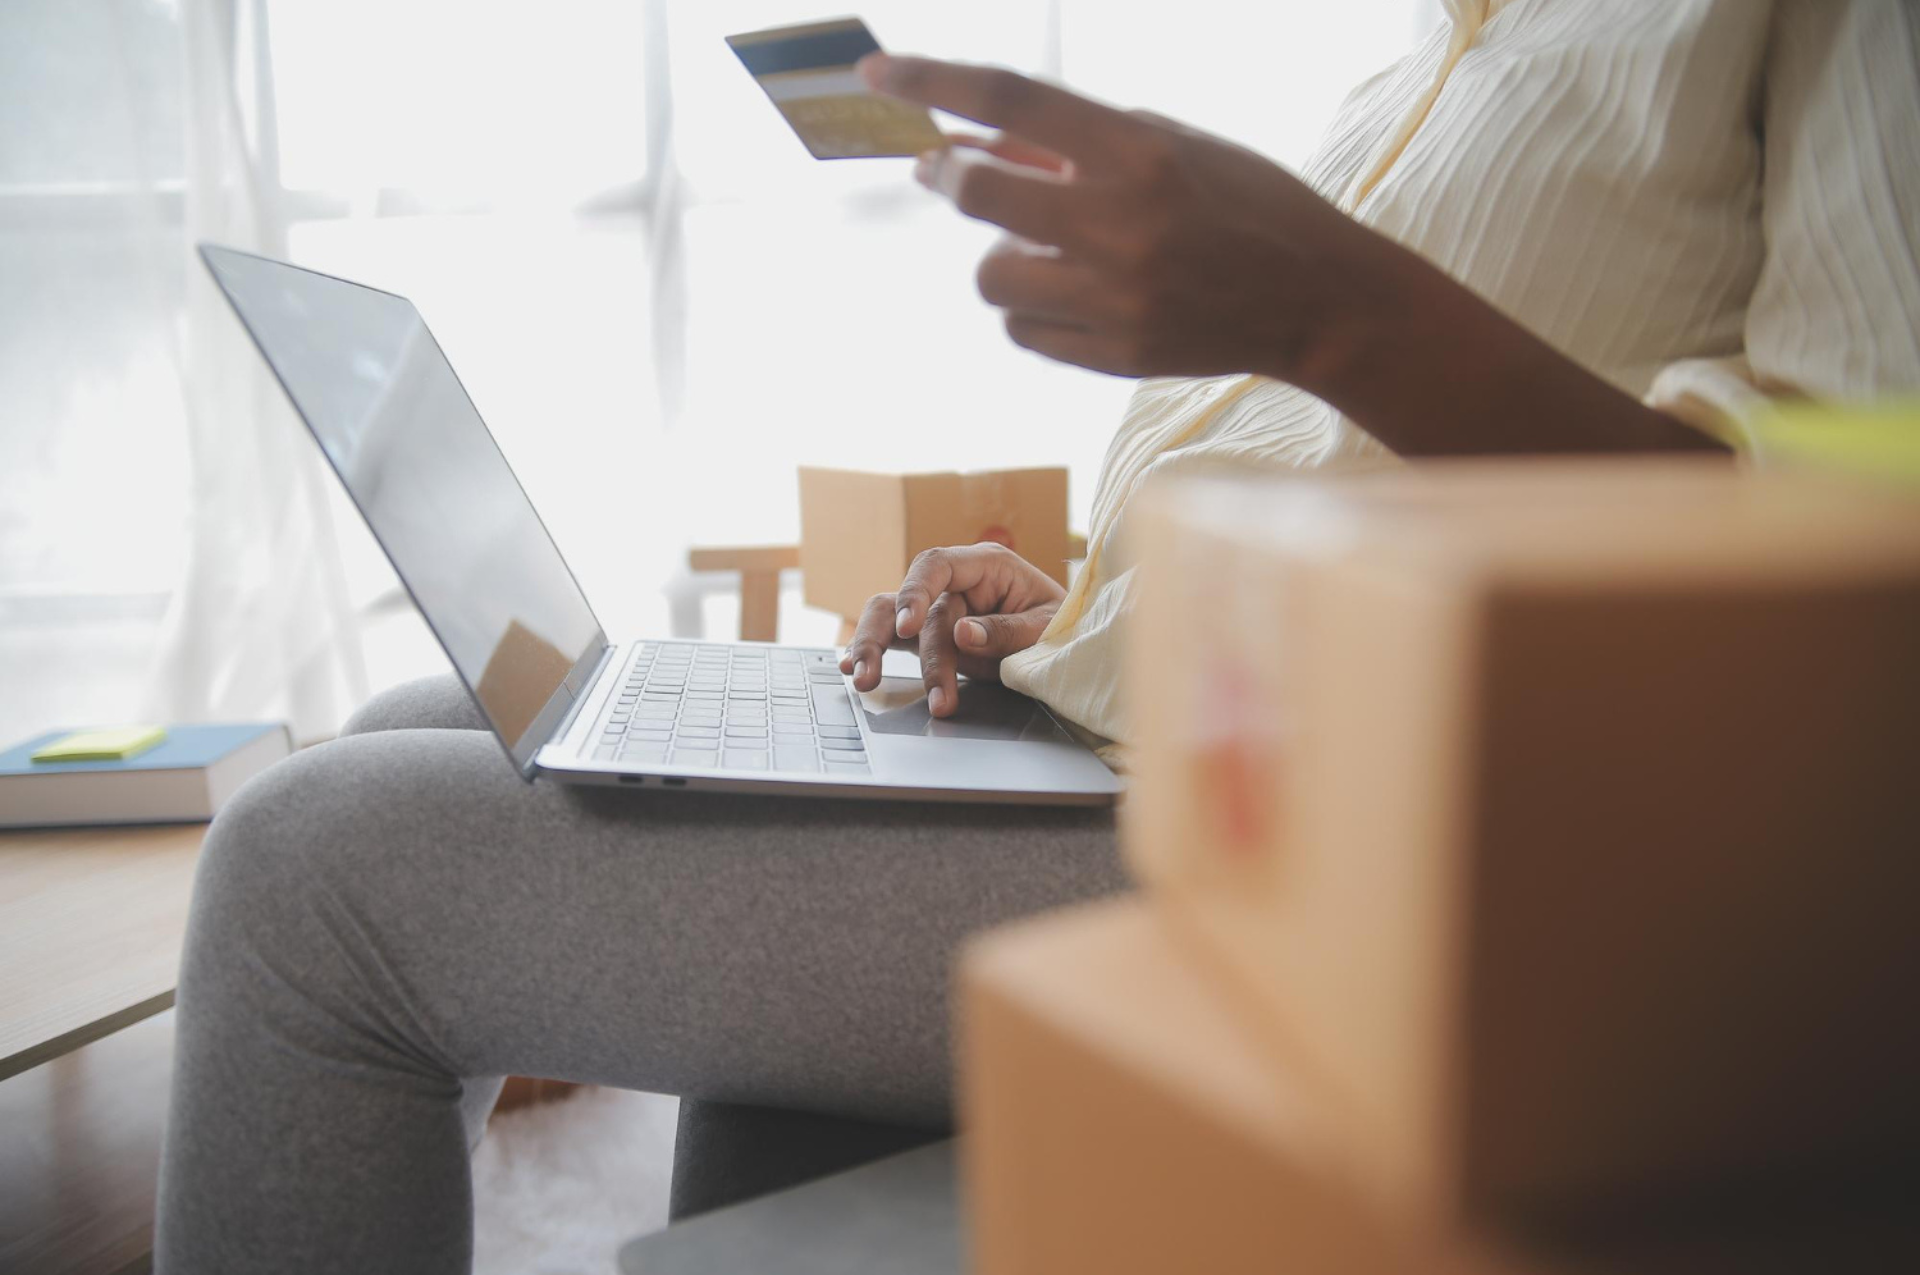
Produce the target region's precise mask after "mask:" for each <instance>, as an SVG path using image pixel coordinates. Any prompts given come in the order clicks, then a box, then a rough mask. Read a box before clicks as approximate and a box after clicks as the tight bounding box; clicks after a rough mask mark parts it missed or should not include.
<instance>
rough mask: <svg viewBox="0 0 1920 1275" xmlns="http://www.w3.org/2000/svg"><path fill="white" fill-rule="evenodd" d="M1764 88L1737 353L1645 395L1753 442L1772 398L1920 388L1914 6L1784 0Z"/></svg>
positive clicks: (1918, 33) (1689, 365) (1919, 32)
mask: <svg viewBox="0 0 1920 1275" xmlns="http://www.w3.org/2000/svg"><path fill="white" fill-rule="evenodd" d="M1763 94H1764V99H1763V102H1762V104H1761V110H1762V115H1761V128H1762V135H1763V143H1764V148H1763V160H1762V163H1763V176H1762V184H1761V200H1762V204H1761V221H1762V227H1763V230H1764V233H1765V237H1766V245H1767V249H1766V257H1765V260H1764V263H1763V264H1762V266H1761V270H1760V276H1759V279H1758V281H1757V283H1756V285H1755V287H1754V292H1753V299H1752V302H1751V304H1750V305H1749V307H1748V310H1747V319H1746V329H1745V350H1744V352H1743V353H1741V354H1739V355H1736V356H1732V357H1728V358H1719V359H1689V360H1686V361H1683V362H1679V363H1675V364H1672V365H1671V366H1669V367H1667V368H1666V369H1664V370H1663V371H1662V372H1661V374H1660V375H1659V376H1658V377H1657V378H1656V379H1655V381H1654V383H1653V386H1652V388H1651V390H1650V391H1649V393H1648V396H1647V398H1648V402H1649V403H1650V404H1651V405H1652V406H1654V407H1657V408H1660V409H1662V410H1664V411H1666V412H1669V413H1670V414H1672V415H1674V416H1676V417H1679V418H1680V419H1682V420H1685V421H1687V422H1689V423H1690V424H1693V425H1694V426H1696V427H1698V428H1700V429H1703V430H1706V431H1707V432H1708V433H1711V434H1713V435H1715V436H1716V437H1719V438H1721V439H1722V440H1723V441H1725V442H1727V443H1729V444H1731V445H1733V446H1734V447H1736V448H1737V449H1739V450H1742V451H1746V452H1752V451H1754V450H1755V440H1754V436H1753V433H1752V430H1751V422H1752V419H1753V417H1754V415H1755V413H1756V411H1757V409H1759V408H1762V407H1764V406H1765V405H1766V403H1767V402H1768V400H1770V399H1771V398H1775V397H1787V396H1796V397H1810V398H1817V399H1832V400H1853V401H1865V400H1873V399H1884V398H1888V397H1892V396H1898V395H1908V394H1914V393H1920V6H1916V5H1914V4H1912V3H1911V2H1910V0H1779V2H1778V3H1777V4H1776V6H1775V11H1774V17H1773V29H1772V32H1771V35H1770V39H1769V47H1768V54H1767V62H1766V75H1765V81H1764V86H1763Z"/></svg>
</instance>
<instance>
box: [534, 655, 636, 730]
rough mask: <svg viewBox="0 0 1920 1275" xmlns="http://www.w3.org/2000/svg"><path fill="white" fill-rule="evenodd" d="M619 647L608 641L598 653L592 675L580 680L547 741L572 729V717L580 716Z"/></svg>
mask: <svg viewBox="0 0 1920 1275" xmlns="http://www.w3.org/2000/svg"><path fill="white" fill-rule="evenodd" d="M620 649H621V648H620V647H619V646H618V645H616V644H614V643H611V642H610V643H608V644H607V649H606V650H604V651H602V652H601V653H600V659H599V662H598V663H596V664H595V665H594V666H593V673H592V675H591V676H589V677H586V678H584V679H582V680H581V683H580V692H579V694H577V695H575V696H574V697H573V703H572V704H571V705H569V706H568V708H567V711H566V712H565V713H564V714H562V715H561V718H560V724H559V725H558V726H555V727H554V728H553V733H552V734H550V735H548V736H547V738H546V742H547V743H549V744H558V743H559V742H560V741H562V740H564V739H565V738H566V737H567V732H568V731H570V730H572V729H573V721H574V719H575V718H576V717H578V716H580V710H581V709H583V708H584V707H586V703H587V700H588V699H589V698H591V695H592V692H593V688H594V687H596V686H598V685H600V675H601V674H602V673H604V672H606V668H607V663H608V661H610V660H612V659H613V657H614V656H616V655H618V654H619V653H620ZM534 753H535V756H538V755H539V750H538V749H536V750H534Z"/></svg>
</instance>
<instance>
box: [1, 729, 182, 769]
mask: <svg viewBox="0 0 1920 1275" xmlns="http://www.w3.org/2000/svg"><path fill="white" fill-rule="evenodd" d="M166 737H167V732H166V731H165V730H164V729H163V728H161V727H159V726H112V727H108V728H106V729H103V730H77V731H74V732H73V733H72V734H71V735H62V736H61V737H60V738H58V739H56V740H54V741H53V742H52V743H51V744H45V745H42V746H41V747H39V748H36V749H34V750H33V760H35V761H52V762H59V761H125V760H126V759H127V758H129V757H138V756H139V755H140V754H141V753H144V752H146V751H147V750H148V749H149V748H152V747H153V746H154V745H155V744H158V743H160V742H161V741H162V740H164V739H165V738H166Z"/></svg>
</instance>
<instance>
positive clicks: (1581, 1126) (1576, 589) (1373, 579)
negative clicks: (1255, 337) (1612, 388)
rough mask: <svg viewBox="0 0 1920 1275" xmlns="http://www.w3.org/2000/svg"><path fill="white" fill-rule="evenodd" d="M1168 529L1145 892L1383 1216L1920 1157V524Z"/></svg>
mask: <svg viewBox="0 0 1920 1275" xmlns="http://www.w3.org/2000/svg"><path fill="white" fill-rule="evenodd" d="M1138 526H1139V527H1140V531H1139V533H1138V534H1139V541H1140V545H1141V557H1142V576H1143V591H1142V597H1141V601H1140V604H1139V607H1138V611H1137V614H1136V618H1135V624H1134V629H1133V633H1132V657H1131V658H1133V660H1134V661H1135V664H1134V672H1133V675H1132V676H1133V678H1134V680H1133V685H1132V692H1133V694H1134V696H1135V701H1136V704H1137V705H1138V714H1139V716H1138V720H1139V723H1140V729H1139V738H1138V741H1137V743H1138V747H1137V750H1136V754H1135V762H1136V767H1137V771H1138V773H1137V776H1136V779H1135V782H1134V784H1133V787H1132V789H1131V792H1130V796H1129V804H1128V806H1127V808H1126V810H1125V811H1124V818H1125V821H1126V822H1125V831H1124V841H1125V845H1126V849H1127V853H1128V856H1129V859H1130V862H1131V863H1132V865H1133V867H1134V869H1135V871H1136V872H1137V874H1138V875H1139V876H1140V877H1141V878H1142V879H1144V880H1145V881H1147V882H1148V883H1150V884H1151V885H1152V886H1153V887H1154V890H1155V892H1156V894H1157V895H1158V897H1160V898H1161V899H1163V900H1164V901H1165V906H1166V907H1167V908H1168V909H1169V913H1170V915H1171V916H1173V917H1174V918H1175V919H1176V920H1177V921H1178V922H1179V923H1180V924H1181V925H1182V926H1183V927H1185V928H1186V929H1187V930H1189V931H1190V932H1191V933H1192V935H1193V936H1194V938H1195V941H1196V942H1195V946H1196V950H1199V951H1202V952H1205V953H1207V954H1209V955H1210V956H1211V957H1212V958H1213V959H1215V960H1216V961H1217V962H1218V964H1219V968H1220V971H1221V973H1222V977H1223V979H1224V980H1225V981H1226V983H1227V985H1229V986H1231V987H1234V988H1236V989H1238V991H1239V992H1240V994H1241V995H1242V997H1243V1000H1244V1003H1245V1006H1246V1010H1247V1016H1248V1019H1249V1021H1250V1022H1252V1023H1253V1024H1254V1025H1255V1027H1256V1029H1257V1030H1258V1031H1260V1032H1261V1033H1263V1034H1264V1035H1265V1036H1266V1037H1267V1038H1269V1039H1270V1040H1271V1041H1272V1042H1273V1047H1274V1050H1275V1052H1276V1053H1290V1054H1291V1056H1293V1057H1295V1058H1296V1060H1297V1062H1298V1065H1299V1066H1300V1068H1301V1069H1302V1070H1303V1071H1305V1072H1306V1073H1308V1074H1311V1075H1313V1076H1315V1077H1318V1078H1323V1079H1324V1081H1325V1083H1326V1085H1327V1086H1328V1087H1329V1088H1330V1089H1335V1090H1337V1091H1338V1092H1339V1093H1340V1095H1341V1099H1342V1109H1343V1110H1345V1111H1346V1112H1347V1113H1348V1128H1347V1129H1346V1130H1345V1131H1344V1132H1343V1134H1342V1138H1341V1144H1342V1145H1343V1146H1345V1147H1348V1148H1350V1149H1351V1151H1352V1152H1353V1154H1355V1155H1356V1156H1358V1157H1359V1158H1360V1160H1361V1161H1362V1162H1363V1163H1364V1164H1365V1165H1366V1166H1367V1168H1366V1174H1365V1176H1366V1179H1367V1181H1368V1183H1369V1189H1371V1190H1373V1191H1375V1192H1376V1193H1377V1194H1379V1195H1380V1196H1381V1197H1382V1198H1385V1199H1387V1200H1390V1201H1397V1202H1399V1203H1400V1204H1406V1203H1409V1202H1415V1203H1418V1204H1419V1205H1420V1206H1421V1207H1426V1208H1433V1209H1437V1210H1438V1211H1440V1212H1443V1213H1446V1212H1457V1213H1460V1214H1461V1215H1463V1216H1495V1215H1522V1214H1524V1215H1527V1216H1551V1215H1554V1214H1555V1213H1557V1212H1558V1211H1559V1210H1562V1209H1565V1208H1576V1207H1590V1206H1592V1205H1593V1204H1594V1202H1595V1201H1609V1202H1612V1203H1614V1204H1616V1205H1618V1206H1619V1207H1632V1204H1633V1202H1634V1201H1636V1200H1638V1199H1641V1198H1645V1197H1649V1196H1655V1195H1659V1194H1661V1193H1663V1192H1667V1191H1670V1190H1680V1189H1693V1188H1700V1189H1706V1188H1707V1187H1709V1186H1712V1185H1716V1184H1724V1183H1726V1182H1730V1181H1733V1180H1737V1179H1741V1178H1744V1177H1746V1176H1749V1175H1760V1176H1764V1175H1767V1174H1770V1173H1778V1172H1817V1171H1821V1170H1825V1169H1831V1168H1835V1167H1837V1166H1855V1165H1859V1164H1865V1163H1871V1162H1873V1161H1875V1160H1876V1159H1877V1158H1879V1157H1883V1156H1905V1155H1911V1154H1912V1153H1913V1152H1914V1151H1915V1149H1916V1148H1920V1085H1916V1084H1915V1083H1914V1077H1915V1076H1916V1075H1920V1027H1917V1026H1916V1024H1917V1023H1920V1015H1916V1014H1914V1013H1913V1012H1912V1007H1911V1003H1910V1002H1911V996H1912V992H1911V987H1912V979H1913V975H1914V972H1915V971H1916V970H1920V917H1917V916H1916V912H1920V907H1917V905H1916V900H1920V506H1916V505H1914V504H1911V503H1902V502H1901V501H1899V500H1897V499H1895V498H1894V497H1892V496H1891V495H1884V496H1883V495H1882V494H1881V493H1880V492H1878V491H1877V490H1875V489H1871V488H1854V487H1851V486H1845V485H1836V484H1833V483H1830V482H1828V481H1826V480H1816V479H1791V478H1785V477H1769V476H1765V475H1759V476H1741V475H1739V474H1737V473H1736V472H1735V471H1733V470H1732V469H1731V468H1729V467H1727V466H1725V465H1722V464H1708V463H1673V462H1667V463H1650V462H1641V463H1611V462H1610V463H1600V464H1596V463H1588V464H1582V465H1568V464H1551V463H1546V462H1509V463H1506V464H1499V465H1496V464H1466V465H1439V466H1432V467H1424V468H1421V469H1417V470H1410V471H1407V472H1404V473H1399V474H1393V475H1381V476H1374V477H1354V478H1349V479H1342V480H1329V481H1320V482H1315V481H1306V480H1294V481H1287V480H1283V479H1266V480H1259V479H1229V478H1219V479H1209V478H1201V479H1193V480H1185V481H1181V482H1178V483H1175V484H1170V485H1169V486H1167V487H1165V488H1163V489H1161V490H1160V491H1159V492H1158V494H1157V496H1156V497H1154V498H1153V499H1152V500H1151V501H1150V504H1149V507H1148V508H1146V509H1143V511H1142V514H1141V521H1140V523H1139V524H1138Z"/></svg>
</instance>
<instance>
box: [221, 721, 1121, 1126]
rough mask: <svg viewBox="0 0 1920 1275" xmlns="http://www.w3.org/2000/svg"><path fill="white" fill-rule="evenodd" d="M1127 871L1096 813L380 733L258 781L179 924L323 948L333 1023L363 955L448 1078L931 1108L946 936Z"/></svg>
mask: <svg viewBox="0 0 1920 1275" xmlns="http://www.w3.org/2000/svg"><path fill="white" fill-rule="evenodd" d="M1120 884H1121V875H1120V871H1119V868H1118V866H1117V862H1116V855H1115V851H1114V840H1113V824H1112V818H1111V815H1110V814H1107V813H1104V812H1103V813H1097V814H1096V813H1089V812H1076V811H1065V810H1039V809H1022V808H1011V807H988V806H954V805H926V804H905V803H895V802H886V803H881V802H858V801H828V800H807V799H793V798H773V797H733V796H717V795H704V794H691V793H678V794H666V793H647V794H642V793H631V792H626V791H622V790H611V789H588V788H577V787H566V786H562V785H558V784H554V783H550V782H544V781H543V782H538V783H532V784H529V783H526V782H524V781H522V780H521V779H519V778H518V777H517V776H516V775H515V774H514V773H513V771H512V769H511V767H510V766H509V765H508V764H507V762H506V761H505V760H504V759H503V758H502V756H501V754H500V751H499V747H498V745H497V744H496V743H495V742H494V741H493V740H492V739H490V738H488V737H487V736H486V735H484V734H480V733H477V732H465V731H461V732H455V731H395V732H383V733H378V734H369V735H362V736H357V737H354V738H350V739H343V740H340V741H337V742H335V743H332V744H328V745H323V746H321V747H320V748H317V749H313V750H309V751H308V752H306V753H303V754H300V755H297V756H296V757H294V758H292V759H291V760H290V761H289V762H287V763H286V764H284V765H283V766H281V767H277V768H276V769H275V771H273V772H271V773H270V774H269V775H267V776H265V777H264V778H263V779H262V780H261V781H260V782H259V783H258V784H256V785H254V786H251V787H250V788H249V789H248V790H247V792H246V793H245V794H244V796H243V797H242V799H241V800H240V801H239V803H238V808H237V809H236V810H234V811H233V812H232V813H231V815H230V816H226V817H223V819H222V821H221V823H220V825H218V826H217V828H216V832H215V834H214V835H213V836H212V837H211V838H210V843H209V846H208V849H207V863H206V866H205V868H204V869H203V874H202V878H201V884H200V891H199V894H200V897H199V898H198V899H197V900H196V904H195V913H196V914H195V927H196V929H199V928H200V927H201V926H203V925H208V924H211V925H214V926H216V927H219V928H225V927H228V926H232V925H235V924H236V923H237V924H238V925H239V926H240V928H242V929H244V930H248V931H252V933H251V938H252V939H254V940H256V941H258V942H260V943H261V944H262V945H263V946H264V947H265V948H266V949H267V950H275V949H291V948H295V947H300V946H310V947H313V948H316V949H318V950H317V951H311V952H304V953H303V955H305V956H307V957H308V958H309V959H311V960H312V961H313V965H312V966H311V968H313V969H314V970H316V971H319V970H322V969H325V968H327V967H328V963H329V962H331V963H332V967H333V968H335V969H336V970H337V971H338V972H340V973H343V974H345V973H350V972H351V973H355V974H357V975H358V976H359V977H358V978H356V979H355V980H354V981H353V982H352V983H349V984H342V985H340V986H336V987H331V988H318V989H315V990H316V991H317V992H318V993H319V994H322V995H332V996H337V997H339V998H340V999H341V1003H340V1004H339V1005H338V1007H337V1008H338V1010H339V1012H341V1013H343V1014H351V1013H353V1012H354V1004H353V1002H354V998H355V997H357V996H359V995H361V994H362V993H363V992H364V991H365V990H366V988H365V984H366V983H368V982H370V981H373V980H372V977H371V976H372V974H373V972H374V971H376V970H377V971H378V972H379V975H380V980H379V981H381V982H384V983H386V984H388V985H389V987H390V988H391V989H392V990H395V991H400V990H402V989H404V1000H405V1003H406V1005H407V1007H408V1008H409V1010H411V1011H412V1012H413V1013H416V1014H417V1015H418V1017H419V1021H418V1023H417V1024H416V1025H417V1026H418V1027H419V1028H420V1029H421V1031H422V1037H421V1039H423V1040H426V1041H430V1042H431V1045H432V1048H433V1050H434V1052H435V1053H436V1054H438V1055H439V1056H438V1057H437V1058H436V1059H435V1061H436V1062H437V1063H439V1064H441V1065H442V1066H444V1069H445V1070H446V1071H447V1072H448V1073H449V1074H452V1075H457V1076H490V1075H497V1074H505V1073H513V1074H525V1075H537V1076H548V1077H554V1078H559V1079H567V1080H581V1081H591V1082H597V1083H608V1084H617V1085H625V1086H629V1087H635V1088H646V1089H652V1090H656V1091H660V1092H668V1093H676V1094H691V1095H697V1096H702V1097H714V1098H724V1099H729V1100H733V1101H740V1102H754V1103H764V1104H774V1105H782V1106H798V1107H813V1108H823V1109H832V1110H840V1111H845V1112H847V1113H848V1114H857V1115H867V1116H874V1117H882V1118H887V1117H898V1118H908V1119H927V1118H939V1116H940V1115H942V1114H943V1112H944V1109H945V1105H946V1101H947V1077H948V1056H947V1012H946V997H945V990H946V981H947V977H948V966H949V961H950V958H951V956H952V953H953V951H954V949H955V947H956V946H957V944H958V943H959V942H960V940H961V939H962V938H963V937H964V936H965V935H967V934H969V933H971V932H973V931H975V930H978V929H981V928H983V927H985V926H988V925H991V924H993V923H995V922H998V921H1002V920H1005V919H1008V918H1011V917H1015V916H1020V915H1024V914H1026V913H1030V912H1034V911H1038V910H1041V909H1044V908H1047V907H1051V906H1055V905H1058V904H1061V903H1066V902H1069V901H1073V900H1077V899H1084V898H1088V897H1091V896H1094V895H1098V894H1102V893H1106V892H1109V891H1112V890H1114V889H1116V888H1118V887H1119V886H1120ZM242 915H244V916H245V917H247V918H250V919H246V920H239V919H238V918H239V917H241V916H242ZM268 927H271V929H272V932H271V933H269V932H268ZM322 958H324V959H322Z"/></svg>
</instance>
